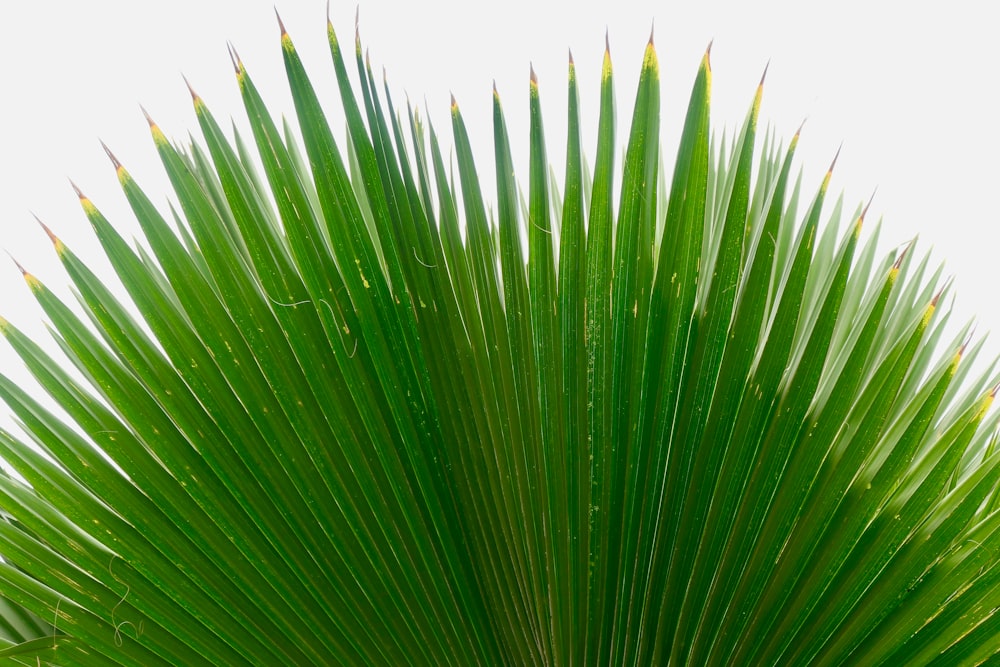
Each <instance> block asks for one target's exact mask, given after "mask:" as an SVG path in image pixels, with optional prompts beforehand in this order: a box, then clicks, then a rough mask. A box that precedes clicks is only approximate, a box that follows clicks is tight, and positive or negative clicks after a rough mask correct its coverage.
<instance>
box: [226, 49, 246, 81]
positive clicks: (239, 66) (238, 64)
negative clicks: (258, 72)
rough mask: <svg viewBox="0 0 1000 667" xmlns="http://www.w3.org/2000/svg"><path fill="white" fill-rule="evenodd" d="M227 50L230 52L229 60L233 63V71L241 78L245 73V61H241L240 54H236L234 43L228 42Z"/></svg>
mask: <svg viewBox="0 0 1000 667" xmlns="http://www.w3.org/2000/svg"><path fill="white" fill-rule="evenodd" d="M226 48H227V49H228V50H229V60H230V61H232V63H233V69H234V70H235V71H236V75H237V76H239V75H240V73H241V72H242V71H243V61H242V60H240V54H239V53H237V52H236V47H235V46H233V43H232V42H226Z"/></svg>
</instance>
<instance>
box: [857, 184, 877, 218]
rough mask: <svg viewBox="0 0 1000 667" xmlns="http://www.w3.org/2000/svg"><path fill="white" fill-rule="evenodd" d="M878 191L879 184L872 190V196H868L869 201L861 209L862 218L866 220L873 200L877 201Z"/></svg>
mask: <svg viewBox="0 0 1000 667" xmlns="http://www.w3.org/2000/svg"><path fill="white" fill-rule="evenodd" d="M877 193H878V186H876V187H875V189H874V190H872V196H871V197H869V198H868V203H867V204H865V207H864V208H863V209H862V210H861V219H862V220H864V219H865V216H866V215H867V214H868V209H869V208H871V205H872V202H873V201H875V195H876V194H877Z"/></svg>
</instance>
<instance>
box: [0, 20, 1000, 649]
mask: <svg viewBox="0 0 1000 667" xmlns="http://www.w3.org/2000/svg"><path fill="white" fill-rule="evenodd" d="M329 38H330V47H331V51H332V55H333V65H334V70H335V74H336V79H337V81H338V83H339V88H340V93H341V97H342V102H343V108H344V111H345V113H346V118H347V121H348V140H347V141H346V143H343V144H338V143H337V142H336V141H335V140H334V136H333V135H334V132H333V130H332V129H331V127H330V126H329V125H328V123H327V120H326V117H325V116H324V113H323V110H322V109H321V107H320V104H319V102H318V100H317V98H316V96H315V94H314V92H313V88H312V86H311V85H310V82H309V79H308V78H307V77H306V74H305V71H304V69H303V65H302V63H301V62H300V60H299V56H298V54H297V53H296V50H295V47H294V46H293V44H292V41H291V39H290V38H289V37H288V35H287V34H286V33H284V31H282V37H281V45H282V52H283V57H284V61H285V66H286V68H287V73H288V79H289V82H290V85H291V90H292V94H293V98H294V103H295V110H296V112H297V116H298V126H297V128H293V127H290V126H283V127H282V126H279V125H278V124H276V123H275V121H274V120H273V119H272V117H271V116H270V115H269V114H268V112H267V111H266V109H265V106H264V103H263V101H262V99H261V97H260V96H259V94H258V91H257V89H256V88H255V87H254V84H253V82H252V80H251V78H250V76H249V74H248V73H247V71H246V70H245V69H244V68H243V66H242V64H240V63H239V62H238V61H237V63H236V64H237V79H238V82H239V86H240V90H241V92H242V95H243V100H244V102H245V105H246V112H247V114H248V117H249V123H250V127H251V128H252V131H253V137H252V141H247V142H244V141H243V140H242V139H241V138H240V137H239V136H236V137H235V139H234V140H230V139H228V138H227V137H226V136H225V133H224V132H223V131H222V130H221V129H220V127H219V126H218V125H217V123H216V121H215V119H214V118H213V116H212V114H211V113H210V112H209V110H208V108H207V107H206V105H205V104H204V102H203V101H202V100H201V98H200V97H198V96H197V95H193V99H194V107H195V112H196V115H197V119H198V122H199V124H200V127H201V130H202V135H203V136H202V141H201V143H197V144H192V145H189V146H184V147H178V146H175V145H173V144H171V143H170V142H169V141H168V140H167V139H166V137H165V136H164V135H163V133H161V131H160V130H159V129H158V128H157V126H156V125H155V124H154V123H153V122H152V121H150V125H151V128H152V133H153V140H154V143H155V146H156V150H157V151H158V152H159V155H160V157H161V158H162V161H163V165H164V167H165V169H166V171H167V173H168V174H169V176H170V179H171V182H172V184H173V187H174V190H175V195H176V202H177V204H178V205H179V207H178V208H177V210H170V211H169V212H168V213H166V214H165V213H164V212H162V211H160V210H158V209H157V208H156V207H154V206H153V204H151V202H150V200H149V199H148V198H147V196H146V194H145V193H144V192H143V190H142V189H141V188H140V186H139V184H138V183H136V182H135V181H134V180H133V178H132V176H130V174H129V172H128V171H126V169H125V168H124V167H123V166H122V165H120V164H118V162H117V160H115V159H114V157H113V156H112V161H113V162H114V166H115V168H116V170H117V175H118V178H119V180H120V182H121V186H122V189H123V191H124V194H125V197H126V198H127V199H128V201H129V203H130V204H131V206H132V209H133V210H134V212H135V215H136V217H137V218H138V221H139V222H140V223H141V225H142V228H143V230H144V232H145V241H144V242H143V243H141V244H139V245H138V246H135V247H133V246H132V245H130V244H129V243H127V242H126V241H125V240H124V239H123V238H121V236H120V235H119V234H118V232H116V230H115V227H114V226H113V225H112V224H110V223H109V222H108V221H107V220H106V219H105V218H104V216H103V215H102V214H101V212H100V210H99V209H98V208H97V206H96V204H95V203H92V202H91V201H90V200H88V199H87V198H86V197H85V196H84V195H82V194H81V195H80V199H81V202H82V204H83V209H84V212H85V214H86V217H87V218H88V219H89V221H90V223H91V224H92V225H93V229H94V231H95V233H96V235H97V238H98V239H99V240H100V242H101V244H102V245H103V247H104V249H105V250H106V252H107V256H108V257H109V259H110V261H111V263H112V264H113V266H114V269H115V271H116V273H117V277H118V278H119V279H120V280H121V282H122V284H123V285H124V287H125V288H126V289H127V290H128V293H129V294H130V296H131V300H132V301H133V303H131V304H126V303H121V302H119V301H118V300H116V298H115V297H114V296H113V294H112V291H111V290H109V288H108V286H107V284H106V280H107V277H101V276H97V275H95V274H94V273H92V272H91V270H90V269H88V267H87V264H86V263H85V262H84V261H83V260H81V259H80V258H78V257H77V256H76V255H74V254H73V252H72V251H71V250H70V249H69V248H67V247H66V246H65V245H63V244H62V243H61V242H60V241H59V239H58V238H56V237H55V236H54V235H53V236H52V239H53V242H54V244H55V248H56V251H57V252H58V254H59V257H60V258H61V260H62V262H63V264H64V265H65V268H66V271H67V272H68V274H69V276H70V278H71V280H72V282H73V285H74V286H75V289H76V290H77V292H78V294H79V298H80V302H81V304H82V307H83V309H84V311H80V310H79V309H76V308H70V307H68V306H67V305H66V304H64V303H62V302H60V300H59V299H58V298H57V297H55V296H54V295H53V294H52V293H51V292H50V291H49V290H47V289H46V287H45V286H44V285H42V284H41V283H40V282H39V281H38V280H37V279H35V278H34V277H32V275H31V274H29V273H25V278H26V279H27V282H28V285H29V287H30V288H31V290H32V291H33V292H34V295H35V297H36V298H37V299H38V301H39V303H40V304H41V306H42V307H43V308H44V310H45V312H46V314H47V317H48V320H49V322H50V323H51V328H52V332H53V335H54V337H55V341H56V342H57V343H58V344H59V346H60V347H61V348H62V350H63V351H64V352H65V354H66V357H67V358H68V359H69V360H70V361H71V362H72V363H73V365H75V366H76V368H77V369H78V370H79V371H80V373H82V375H83V376H84V377H85V378H86V382H84V383H83V384H81V383H80V382H79V381H77V380H75V379H74V377H75V376H74V375H73V374H71V373H69V372H68V370H67V368H66V367H64V366H63V365H62V364H64V363H65V362H64V361H60V360H57V359H55V358H53V357H52V356H50V355H49V354H48V353H47V352H46V351H44V350H43V349H42V347H41V346H39V344H38V343H36V342H35V341H33V340H30V339H29V338H27V337H26V336H24V335H23V334H22V333H21V332H19V331H18V330H17V329H16V328H15V327H14V326H13V325H11V324H10V323H8V322H6V321H2V320H0V329H2V331H3V333H4V335H5V337H6V338H7V340H8V341H9V342H10V344H11V345H13V346H14V348H15V349H16V350H17V352H18V353H19V354H20V356H21V357H22V358H23V360H24V362H25V363H26V365H27V367H28V368H29V369H30V370H31V372H32V373H33V374H34V376H35V377H36V378H37V379H38V381H39V382H40V383H41V385H42V386H43V387H45V389H47V391H48V392H49V394H50V395H51V397H52V398H53V399H54V400H55V403H57V404H58V405H59V406H60V407H61V408H62V410H64V411H65V414H66V415H68V417H69V419H70V421H69V422H66V421H63V418H61V417H60V416H57V415H56V414H55V413H54V412H53V411H52V409H51V408H50V407H49V406H50V405H51V404H47V403H45V402H43V401H42V400H40V399H39V398H37V397H34V396H32V395H30V394H29V393H28V392H26V391H25V390H23V389H21V388H19V387H18V386H17V385H16V384H14V383H12V382H10V381H9V380H7V379H5V378H0V395H2V397H3V398H4V399H5V400H6V402H7V404H8V405H9V406H10V409H11V410H12V411H13V412H14V413H15V414H16V416H17V417H18V419H19V420H20V422H21V424H23V426H24V432H25V434H26V438H25V440H21V439H19V438H18V437H16V436H14V435H11V434H8V433H2V434H0V457H2V458H3V459H4V460H5V461H6V462H8V464H9V465H10V466H11V468H12V469H14V470H16V471H17V475H9V476H8V475H2V476H0V508H2V517H0V518H2V520H0V556H2V560H0V592H2V595H3V597H4V598H6V600H2V601H0V612H2V618H0V622H2V623H3V625H2V626H0V638H2V641H3V645H5V646H7V647H6V648H2V649H0V656H5V657H7V658H9V659H10V660H12V661H14V662H19V663H21V664H27V665H36V664H38V663H40V662H42V661H45V662H46V663H53V664H60V665H66V666H71V665H97V664H115V665H136V666H142V667H150V666H155V665H198V664H211V665H239V664H261V665H279V664H283V665H311V664H315V665H325V664H338V663H343V664H385V665H398V664H425V665H445V664H455V665H469V664H483V665H498V664H510V665H526V664H560V665H578V664H616V665H622V664H665V663H667V662H668V661H669V662H671V663H673V664H692V665H702V664H718V665H722V664H821V665H825V664H839V663H843V662H851V663H855V664H866V665H874V664H881V663H885V664H892V665H902V664H927V663H932V662H936V663H938V664H948V665H954V664H972V663H976V662H979V661H983V660H986V659H988V658H989V657H990V656H991V655H992V654H993V652H994V650H995V648H996V646H998V645H1000V643H998V642H997V636H998V632H1000V617H998V616H997V614H996V613H995V610H996V608H997V607H998V606H1000V595H998V582H1000V567H998V565H997V556H996V554H997V549H998V546H1000V536H998V532H997V528H998V526H1000V513H998V511H997V507H998V497H997V479H998V471H997V464H998V461H1000V458H998V456H1000V455H998V454H997V453H996V451H995V450H996V439H995V437H994V436H993V433H994V432H995V425H996V417H995V416H994V415H993V414H991V413H988V412H987V407H988V405H989V403H990V401H991V400H992V397H993V393H994V391H995V390H994V389H993V387H992V386H991V385H989V384H988V383H987V378H985V377H983V378H979V379H975V378H968V377H965V376H966V374H967V369H968V367H969V364H968V362H967V360H966V358H967V357H969V356H972V353H973V352H974V350H967V349H966V345H965V343H966V341H965V336H966V333H965V332H963V333H961V334H960V335H959V337H958V338H957V339H956V340H954V341H948V340H942V336H943V335H944V333H943V331H944V329H943V324H944V321H943V318H942V317H940V316H938V315H937V314H936V311H937V304H938V297H937V296H935V295H936V294H938V292H939V289H940V288H939V285H938V282H939V276H938V275H937V274H934V275H928V271H927V269H926V261H918V259H919V258H916V257H915V256H914V254H913V253H909V254H907V253H905V252H901V253H898V254H897V253H893V254H890V255H889V256H888V257H885V258H881V259H880V258H878V257H876V238H877V234H873V235H870V236H868V238H867V239H865V237H864V235H863V234H862V220H863V218H864V212H857V213H855V214H853V215H852V216H850V219H849V220H850V224H849V225H848V226H847V229H846V232H845V233H844V234H843V236H842V237H841V236H839V234H840V231H839V230H840V224H839V221H840V219H841V210H840V204H839V203H838V204H836V205H835V206H834V207H833V210H832V212H826V206H825V199H826V189H827V184H828V182H829V174H828V175H827V177H826V179H825V180H824V181H823V182H822V183H821V184H820V186H819V189H818V191H817V192H816V194H815V195H814V196H813V197H812V198H811V200H810V201H808V202H807V203H805V204H804V205H803V206H802V207H800V206H799V200H800V186H799V183H793V182H792V180H791V178H790V173H791V169H792V166H791V165H792V156H793V153H794V151H795V146H796V142H797V140H798V137H797V136H796V137H795V138H793V139H792V141H791V143H790V144H789V145H788V146H787V147H781V146H780V145H779V144H778V143H777V142H776V141H775V140H774V139H773V138H771V137H766V138H765V139H764V140H763V141H762V142H760V141H758V132H757V113H758V108H759V104H760V99H761V91H760V89H758V91H757V93H756V96H755V97H754V99H753V102H752V104H751V108H750V111H749V113H748V115H747V119H746V122H745V123H744V125H743V127H742V128H741V129H740V131H739V133H738V135H736V137H735V139H733V140H726V139H721V140H719V142H718V147H717V148H712V147H711V146H710V131H711V128H710V124H709V92H710V86H711V68H710V65H709V58H708V54H706V55H705V58H704V60H703V61H702V63H701V67H700V69H699V71H698V74H697V76H696V78H695V83H694V87H693V91H692V95H691V100H690V105H689V107H688V113H687V117H686V121H685V127H684V131H683V136H682V139H681V142H680V146H679V149H678V151H677V158H676V162H675V165H674V168H673V170H672V172H670V173H671V175H670V177H669V180H670V183H669V185H668V184H667V183H666V181H667V180H668V179H667V178H666V176H665V174H664V172H663V170H662V169H661V166H660V159H661V156H660V149H659V145H658V136H659V117H660V115H659V111H660V109H659V106H660V97H659V87H658V86H659V84H658V71H657V67H658V66H657V59H656V54H655V52H654V49H653V44H652V41H651V42H650V44H649V46H648V48H647V50H646V53H645V57H644V60H643V63H642V74H641V79H640V82H639V86H638V92H637V95H636V102H635V107H634V110H633V112H632V123H631V132H630V134H629V136H628V137H627V142H626V152H625V154H624V163H623V164H622V165H621V166H616V155H617V153H618V150H619V149H618V147H617V144H616V141H615V137H614V129H615V112H614V105H613V99H612V68H611V60H610V55H609V54H607V53H606V54H605V60H604V68H603V71H602V73H601V108H600V109H599V110H598V111H599V114H600V125H599V136H598V138H597V149H596V154H595V159H594V162H593V165H592V171H591V169H588V166H587V164H586V163H585V161H584V159H583V146H584V142H583V141H582V140H581V137H580V133H579V127H580V124H579V116H580V113H581V110H580V109H579V105H578V99H577V79H576V72H575V70H574V68H573V65H572V63H570V69H569V110H568V111H569V115H568V128H569V135H568V142H567V146H568V150H567V155H566V157H565V173H564V174H563V175H562V176H561V177H560V178H558V179H557V178H556V177H554V176H553V175H552V173H551V172H550V169H549V158H548V156H547V155H546V153H545V142H544V139H543V134H542V121H541V111H540V93H539V87H538V85H537V82H536V81H535V80H534V77H532V80H531V82H530V87H529V104H530V118H531V131H530V147H531V148H530V170H529V173H528V175H527V176H528V178H527V184H528V187H527V188H526V189H524V190H520V189H518V186H517V183H516V178H515V174H514V169H513V163H512V159H511V152H510V143H509V142H510V138H509V137H508V135H507V130H506V126H505V123H504V116H503V110H502V106H501V104H500V98H499V96H496V97H495V98H494V110H495V116H494V118H495V125H494V137H495V146H496V151H495V161H496V173H497V174H498V178H497V183H496V191H495V194H494V193H493V191H492V190H491V191H490V194H489V195H487V194H486V193H485V192H484V184H482V183H480V182H479V180H478V178H477V171H476V167H475V164H474V161H473V156H472V154H471V149H470V143H469V139H468V136H467V133H466V127H465V125H464V123H463V121H462V115H461V113H460V111H459V108H458V106H457V105H454V104H453V106H452V109H451V111H452V123H453V127H452V130H453V133H454V145H455V150H456V155H455V160H454V167H455V170H454V171H451V168H450V167H449V165H448V163H447V162H446V161H445V160H444V158H443V156H442V154H441V151H440V148H439V142H438V139H437V137H436V135H435V132H434V129H433V128H431V127H430V126H429V125H426V124H424V123H421V122H420V121H419V119H418V116H417V114H416V113H414V112H412V111H411V110H410V108H409V107H407V109H406V110H405V111H404V112H397V111H396V110H395V108H394V107H393V105H392V102H391V100H390V99H389V90H388V88H387V87H384V86H382V85H380V84H379V82H377V81H376V80H375V78H374V77H373V76H372V73H371V71H370V68H369V67H368V65H367V63H366V62H365V60H364V59H363V58H362V57H361V47H360V44H359V43H358V44H356V45H355V47H356V48H355V52H354V56H355V58H356V61H357V72H358V75H359V77H360V88H357V87H352V84H351V83H350V79H349V76H348V71H347V63H346V62H345V57H344V55H345V54H344V53H343V50H342V44H341V42H340V41H338V39H337V37H336V35H335V34H334V31H333V29H332V27H330V29H329ZM586 111H589V110H586ZM760 143H762V146H760V147H758V144H760ZM251 147H255V148H256V151H253V150H252V148H251ZM109 154H110V153H109ZM561 159H562V158H561V156H560V160H561ZM557 182H558V183H560V184H561V190H559V189H558V188H557ZM487 200H489V201H495V204H496V206H495V208H490V207H488V206H487V204H486V202H487ZM800 208H804V210H805V213H804V214H802V215H799V214H798V213H797V211H798V210H799V209H800ZM50 234H51V232H50ZM78 312H86V314H87V317H89V320H88V319H81V318H80V317H79V316H78V315H77V313H78ZM939 351H940V352H939ZM41 619H44V620H41Z"/></svg>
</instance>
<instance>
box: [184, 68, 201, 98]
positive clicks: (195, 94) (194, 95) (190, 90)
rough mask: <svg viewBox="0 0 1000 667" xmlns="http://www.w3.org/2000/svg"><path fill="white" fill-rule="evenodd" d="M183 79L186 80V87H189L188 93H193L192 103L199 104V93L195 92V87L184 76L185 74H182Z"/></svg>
mask: <svg viewBox="0 0 1000 667" xmlns="http://www.w3.org/2000/svg"><path fill="white" fill-rule="evenodd" d="M181 78H182V79H184V85H185V86H187V89H188V92H189V93H191V101H192V102H197V101H198V93H196V92H194V87H192V86H191V82H190V81H188V78H187V77H186V76H184V75H183V74H181Z"/></svg>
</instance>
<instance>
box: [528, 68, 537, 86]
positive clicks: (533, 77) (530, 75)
mask: <svg viewBox="0 0 1000 667" xmlns="http://www.w3.org/2000/svg"><path fill="white" fill-rule="evenodd" d="M528 79H529V80H530V81H531V85H532V86H534V87H535V88H537V87H538V75H537V74H535V66H534V64H532V63H528Z"/></svg>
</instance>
